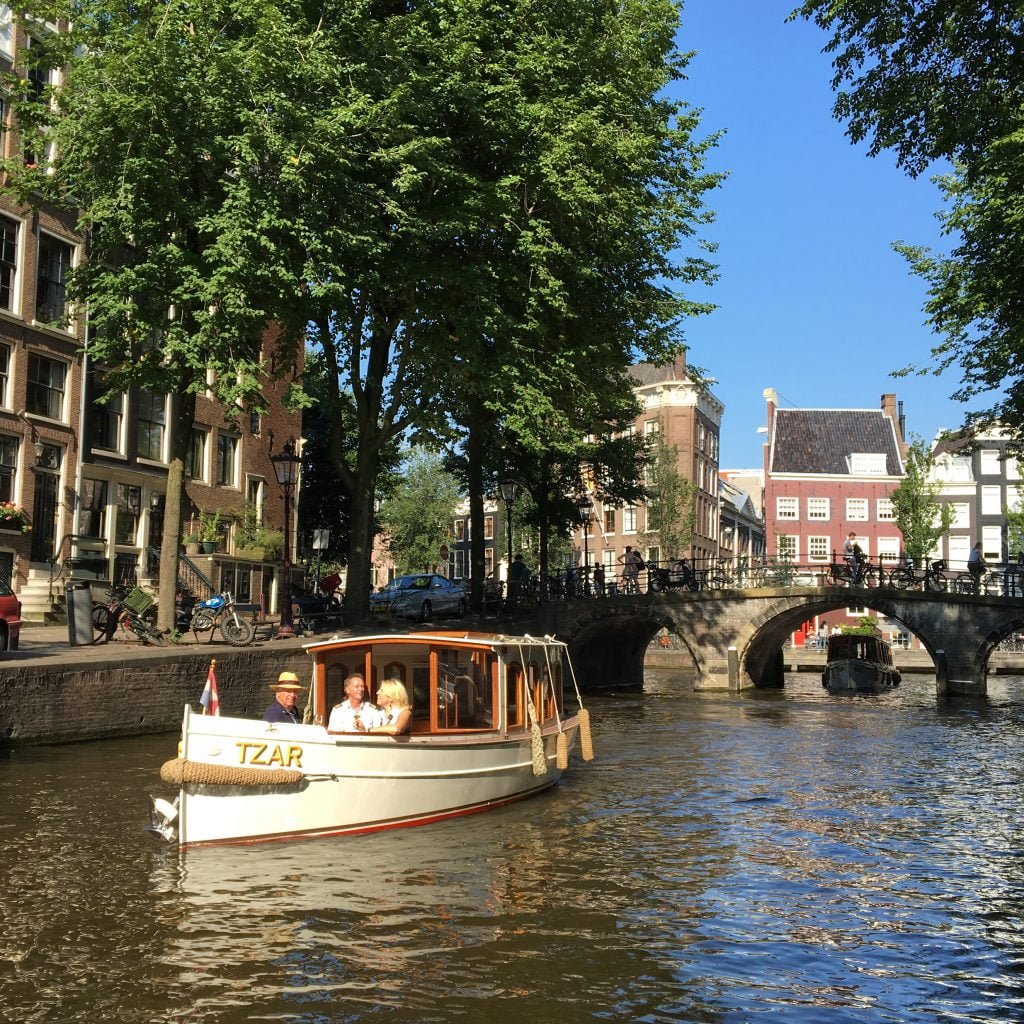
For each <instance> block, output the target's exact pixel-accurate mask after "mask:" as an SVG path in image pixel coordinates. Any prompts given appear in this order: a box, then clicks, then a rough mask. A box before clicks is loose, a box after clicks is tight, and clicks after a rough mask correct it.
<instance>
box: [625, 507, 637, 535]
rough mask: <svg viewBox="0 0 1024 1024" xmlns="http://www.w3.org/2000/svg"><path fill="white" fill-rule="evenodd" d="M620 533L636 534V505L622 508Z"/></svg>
mask: <svg viewBox="0 0 1024 1024" xmlns="http://www.w3.org/2000/svg"><path fill="white" fill-rule="evenodd" d="M622 532H623V533H636V505H623V506H622Z"/></svg>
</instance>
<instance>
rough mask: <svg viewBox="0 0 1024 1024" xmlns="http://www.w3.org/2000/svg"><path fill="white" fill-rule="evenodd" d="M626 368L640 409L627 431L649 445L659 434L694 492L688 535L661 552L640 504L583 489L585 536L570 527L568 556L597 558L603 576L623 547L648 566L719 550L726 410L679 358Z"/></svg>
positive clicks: (614, 569) (612, 570) (616, 566)
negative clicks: (679, 547)
mask: <svg viewBox="0 0 1024 1024" xmlns="http://www.w3.org/2000/svg"><path fill="white" fill-rule="evenodd" d="M630 372H631V375H632V378H633V382H634V386H633V393H634V394H635V395H636V397H637V398H638V399H639V401H640V404H641V407H642V408H641V412H640V414H639V416H637V418H636V421H635V423H634V424H633V426H632V428H631V430H633V431H635V432H636V433H638V434H640V435H641V436H643V437H645V438H648V439H650V440H651V441H652V442H653V441H654V439H655V438H656V436H657V435H660V437H661V438H662V439H663V440H664V442H665V444H666V445H668V446H669V447H673V448H675V449H676V452H677V457H678V463H677V466H678V471H679V474H680V476H682V477H684V478H685V479H686V480H688V481H690V482H691V483H692V485H693V487H694V491H695V496H694V512H695V515H694V528H693V538H692V541H691V543H690V546H689V547H688V548H687V549H686V550H685V551H666V550H664V548H663V546H662V543H661V539H660V537H659V536H658V532H657V530H656V529H655V528H654V525H653V523H652V522H651V517H650V510H649V508H648V507H647V506H646V505H643V504H637V505H619V504H614V503H612V502H605V501H602V500H601V499H600V498H598V497H597V496H596V495H593V494H588V496H587V497H588V499H589V501H590V526H589V530H588V531H587V535H586V538H585V540H584V534H583V529H584V528H583V527H580V528H578V529H577V530H576V531H575V534H574V536H573V546H574V549H575V550H574V557H573V561H574V564H577V565H581V564H583V562H584V560H585V561H586V563H587V565H588V566H590V567H591V568H592V567H593V566H594V565H596V564H598V563H601V564H602V565H603V566H604V569H605V575H606V577H607V578H608V579H609V580H611V579H614V578H615V576H616V574H617V573H618V572H619V570H620V569H621V565H620V563H619V559H620V558H621V557H622V556H623V554H624V553H625V550H626V545H630V546H631V547H632V548H634V549H635V550H637V551H639V552H640V554H641V556H642V557H643V558H644V560H645V561H647V562H652V563H655V564H656V563H658V562H661V561H664V560H666V559H669V558H676V557H680V556H681V557H686V558H689V559H690V560H691V561H695V562H697V563H703V562H705V561H707V560H708V559H711V558H714V557H717V555H718V551H719V545H718V540H719V521H718V512H719V495H718V480H719V478H718V457H719V451H718V446H719V429H720V427H721V423H722V414H723V412H724V411H725V407H724V406H723V405H722V403H721V402H720V401H719V400H718V399H717V398H716V397H715V396H714V395H713V394H712V393H711V391H710V390H708V389H706V388H701V387H699V386H698V385H697V383H696V382H695V381H694V380H693V379H692V378H691V377H690V376H689V375H688V374H687V371H686V361H685V359H684V358H683V357H682V356H680V357H678V358H677V359H676V360H675V361H674V362H672V363H668V364H665V365H661V366H655V365H654V364H652V363H637V364H636V365H635V366H633V367H632V369H631V371H630Z"/></svg>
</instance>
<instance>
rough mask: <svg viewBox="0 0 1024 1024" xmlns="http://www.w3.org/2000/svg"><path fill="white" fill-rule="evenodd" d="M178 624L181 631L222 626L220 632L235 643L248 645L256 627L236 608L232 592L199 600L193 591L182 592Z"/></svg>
mask: <svg viewBox="0 0 1024 1024" xmlns="http://www.w3.org/2000/svg"><path fill="white" fill-rule="evenodd" d="M176 608H177V614H176V626H177V629H178V632H179V633H188V632H192V633H195V634H196V637H197V638H198V635H199V634H200V633H206V632H209V634H210V640H212V639H213V631H214V630H215V629H220V635H221V636H222V637H223V638H224V640H225V641H227V643H229V644H231V645H232V646H233V647H244V646H245V645H246V644H250V643H252V641H253V639H254V638H255V636H256V629H255V627H254V626H253V624H252V623H251V622H250V621H249V620H248V619H244V618H242V616H240V615H239V614H238V612H237V611H236V609H235V602H234V598H233V597H232V596H231V594H229V593H227V592H225V593H223V594H214V595H213V597H210V598H207V600H205V601H196V599H195V598H194V597H193V596H192V595H191V594H182V595H180V596H179V600H178V601H177V602H176Z"/></svg>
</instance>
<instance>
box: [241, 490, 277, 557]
mask: <svg viewBox="0 0 1024 1024" xmlns="http://www.w3.org/2000/svg"><path fill="white" fill-rule="evenodd" d="M283 546H284V536H283V534H282V533H281V531H280V530H268V529H267V528H266V527H265V526H264V525H263V524H262V523H261V522H260V521H259V518H258V516H257V512H256V507H255V505H253V504H252V503H251V502H247V503H246V506H245V509H244V511H243V512H242V518H241V520H240V521H239V522H238V524H237V525H236V526H235V554H236V555H237V556H238V557H239V558H251V559H254V560H258V561H265V560H266V559H268V558H276V557H277V555H278V554H279V553H280V551H281V548H282V547H283Z"/></svg>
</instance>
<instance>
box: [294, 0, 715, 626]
mask: <svg viewBox="0 0 1024 1024" xmlns="http://www.w3.org/2000/svg"><path fill="white" fill-rule="evenodd" d="M677 19H678V11H677V9H676V7H675V5H674V4H673V3H671V2H668V0H629V2H627V3H626V4H616V3H611V2H609V0H585V2H583V3H580V4H573V5H565V4H561V3H554V2H553V0H489V2H485V3H479V2H468V0H444V2H441V3H438V4H432V5H408V6H406V5H403V6H399V7H395V8H391V7H381V6H372V7H371V6H360V5H340V6H338V9H337V10H336V11H334V12H333V16H332V17H329V18H325V19H324V23H323V33H324V34H325V35H326V36H328V37H329V38H330V39H331V40H332V45H333V46H334V48H335V62H334V66H333V67H332V69H331V77H330V79H329V80H328V79H327V78H324V79H322V80H321V82H320V85H321V92H319V93H318V94H316V95H312V94H311V95H310V97H309V101H310V102H309V106H310V113H309V114H308V117H309V118H311V119H312V120H313V121H316V122H317V123H321V124H323V133H322V134H317V133H312V132H310V133H308V144H307V145H306V147H305V148H304V150H303V152H302V154H301V156H300V157H299V160H300V174H299V175H298V177H300V178H301V183H302V185H303V186H304V188H305V189H306V191H305V193H304V200H305V203H306V207H311V208H314V209H316V210H317V211H318V218H317V223H316V224H315V225H312V226H311V229H310V231H309V237H308V238H307V239H304V243H303V245H304V250H305V251H306V252H307V254H308V268H309V269H308V275H307V276H308V279H309V280H310V281H311V282H312V286H311V289H310V302H311V307H312V309H311V314H310V317H309V319H310V321H311V322H313V323H314V324H315V325H316V329H315V332H314V335H313V338H314V342H315V344H316V345H318V346H320V347H321V348H322V350H323V351H324V353H325V357H326V359H327V361H328V367H329V372H330V371H331V370H336V371H337V378H336V379H338V381H339V390H348V391H351V392H352V394H353V396H354V408H355V431H356V434H357V443H356V444H354V445H351V446H349V448H348V449H347V451H348V456H347V457H346V453H345V451H343V450H342V448H341V446H340V444H339V445H338V447H337V451H336V470H337V475H338V478H339V479H340V480H341V481H342V483H343V485H344V486H345V488H346V490H347V492H348V495H349V498H350V501H351V508H352V544H351V547H350V552H349V587H348V590H347V592H346V607H347V611H348V612H349V614H350V616H351V618H352V619H353V620H356V619H358V618H359V617H360V616H361V615H362V614H363V613H364V612H365V608H366V601H367V597H368V586H369V576H368V568H369V553H370V541H371V536H372V529H371V525H372V512H371V510H372V505H373V498H374V488H375V484H376V477H377V472H378V463H379V452H380V451H381V450H383V448H384V447H385V446H386V445H387V444H389V443H391V442H392V441H393V440H394V439H395V438H396V437H402V436H405V435H406V434H407V433H411V435H412V436H413V438H414V439H418V438H420V437H423V438H429V439H430V440H431V441H432V443H435V444H436V443H439V442H441V441H442V440H447V438H448V437H449V435H450V430H451V427H452V425H453V423H455V424H458V425H461V426H462V428H463V429H465V430H468V431H470V436H471V437H472V436H473V435H472V431H473V430H474V429H475V428H476V426H477V424H479V423H480V422H481V421H482V420H490V421H493V422H495V423H500V424H501V425H502V428H503V430H504V431H505V433H506V435H507V436H511V437H518V438H520V439H523V440H524V443H525V445H526V446H527V447H530V448H532V449H533V450H543V449H544V448H545V447H546V445H547V443H548V442H549V441H550V440H551V431H552V430H554V429H557V430H559V431H560V432H561V433H562V434H565V433H568V432H569V428H570V426H573V427H575V426H576V424H577V423H578V421H579V419H580V417H579V413H578V410H579V408H580V407H581V406H583V407H586V406H587V404H588V403H589V402H590V401H591V400H592V396H593V395H594V389H595V388H597V387H601V388H605V387H607V386H608V385H609V383H611V382H613V381H614V380H615V379H616V376H615V375H616V373H621V371H622V368H624V367H626V366H628V365H629V363H630V362H632V361H633V359H635V358H636V355H637V354H638V353H639V354H641V355H645V356H648V357H650V358H668V357H670V356H671V355H673V354H675V353H676V352H677V351H679V349H680V347H681V336H680V328H679V324H680V322H681V320H682V319H684V318H685V317H687V316H689V315H692V314H693V313H696V312H700V311H701V310H703V309H705V308H707V307H706V306H703V305H700V304H697V303H694V302H692V301H688V300H687V299H686V298H685V297H683V296H682V295H681V294H680V293H679V289H680V288H681V287H682V286H684V285H685V284H686V283H688V282H690V281H694V280H698V279H702V280H703V279H709V278H710V277H711V268H710V264H709V263H708V262H707V259H706V255H707V254H706V252H704V251H701V250H699V249H698V244H697V243H695V242H694V243H690V241H689V239H690V236H692V235H693V234H694V232H695V231H696V230H697V229H698V227H699V226H700V225H701V224H702V223H704V222H705V221H706V219H707V216H708V215H707V213H706V211H705V210H704V209H703V206H702V202H703V196H704V193H705V192H706V191H707V190H708V189H710V188H712V187H714V185H715V184H717V180H718V179H717V177H716V176H714V175H709V174H705V173H703V171H702V161H703V158H704V154H705V152H706V150H707V148H708V146H710V145H711V144H712V141H711V140H709V139H701V140H698V139H697V138H696V128H697V115H696V113H695V112H693V111H691V110H688V109H687V108H685V107H684V106H683V105H681V104H676V103H673V102H671V101H669V100H666V99H665V98H664V90H665V87H666V85H668V84H669V83H670V82H671V81H672V80H674V79H676V78H679V77H681V75H682V72H683V68H684V66H685V58H684V57H683V56H682V55H681V54H680V53H679V52H678V51H677V50H676V48H675V45H674V41H673V36H674V32H675V30H676V27H677ZM332 167H336V168H338V170H337V172H336V173H335V172H333V171H332V170H331V168H332ZM353 175H354V176H355V178H356V180H355V181H354V182H352V181H351V180H350V179H351V178H352V176H353ZM336 179H337V180H341V181H342V182H343V183H344V184H345V187H341V188H339V187H337V186H336V184H335V180H336ZM297 194H298V193H297ZM322 224H330V225H332V226H333V227H332V229H331V230H330V231H326V230H323V228H322ZM687 248H689V249H690V250H691V252H690V253H689V254H687V252H686V250H687ZM693 250H696V251H693ZM541 424H543V426H541ZM342 428H343V424H342V418H341V415H340V412H339V413H338V414H337V415H336V419H335V423H334V433H336V434H338V435H340V432H341V430H342ZM556 440H557V438H556ZM474 444H475V448H474V451H473V452H472V453H470V456H469V457H468V467H469V468H468V484H469V486H468V491H469V494H470V498H471V501H472V502H474V503H475V504H474V506H473V510H472V514H473V519H474V521H476V522H477V523H478V524H479V519H480V517H482V504H481V502H482V490H483V488H484V487H485V486H486V482H487V481H486V471H485V469H486V467H485V465H484V455H483V452H484V446H483V445H482V443H481V442H480V441H479V440H478V439H477V440H474ZM535 497H537V496H536V495H535ZM540 504H541V502H540V500H539V499H538V505H540ZM562 521H563V522H565V521H567V520H566V519H565V518H563V520H562ZM475 536H476V537H478V538H479V537H480V536H481V534H480V530H479V529H477V530H476V531H475ZM473 561H474V567H475V569H479V568H480V567H481V566H482V549H479V550H478V549H477V548H474V559H473ZM476 574H477V573H475V575H476Z"/></svg>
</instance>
